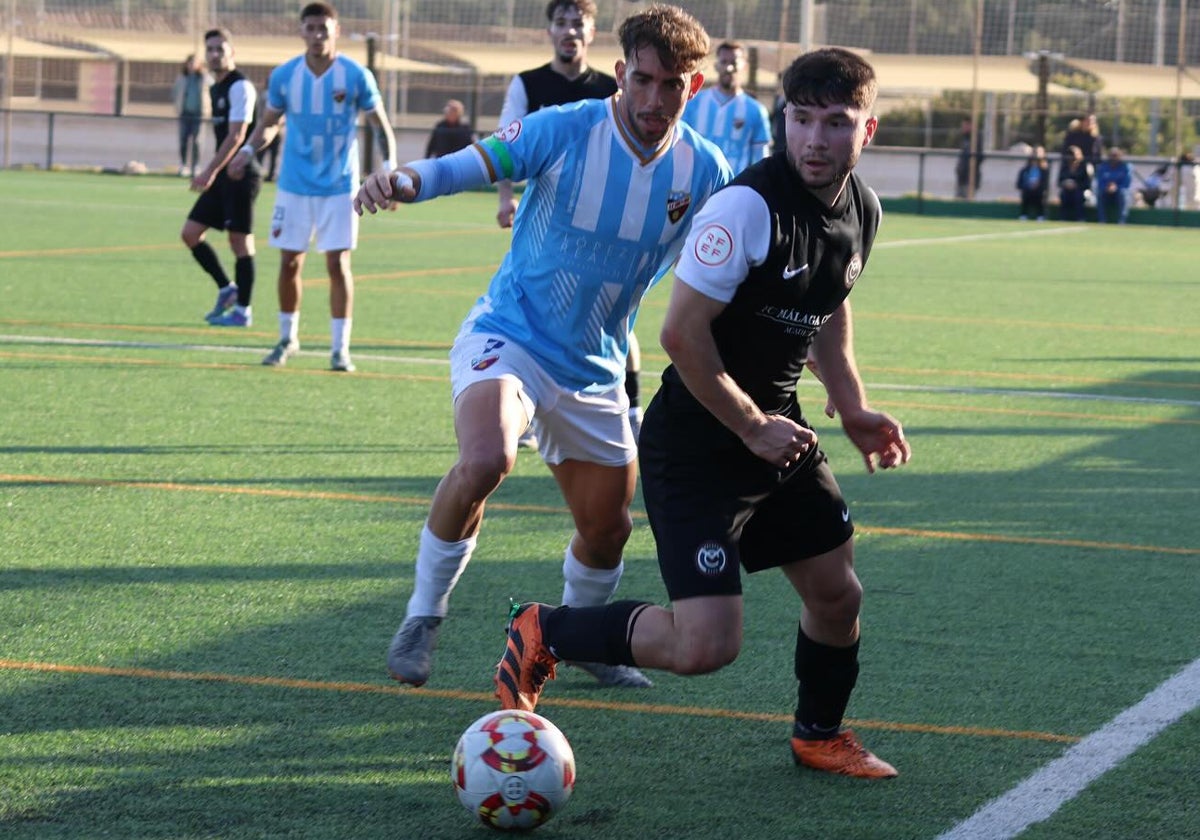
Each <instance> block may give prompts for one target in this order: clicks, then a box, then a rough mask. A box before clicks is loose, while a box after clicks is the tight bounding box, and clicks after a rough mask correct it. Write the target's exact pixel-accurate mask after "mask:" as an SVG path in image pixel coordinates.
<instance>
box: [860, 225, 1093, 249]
mask: <svg viewBox="0 0 1200 840" xmlns="http://www.w3.org/2000/svg"><path fill="white" fill-rule="evenodd" d="M1086 232H1087V228H1086V226H1084V225H1082V224H1077V225H1071V226H1069V227H1039V228H1036V229H1034V230H1028V229H1022V230H1019V231H1016V230H1014V231H1007V232H1004V233H964V234H963V235H962V236H929V237H926V238H924V239H898V240H896V241H894V242H889V241H886V240H885V241H883V242H876V243H875V245H874V246H872V249H871V250H873V251H877V250H879V249H880V248H908V247H911V246H914V245H945V244H946V243H947V242H982V241H985V240H988V239H1028V238H1029V237H1031V236H1057V235H1059V234H1064V233H1086Z"/></svg>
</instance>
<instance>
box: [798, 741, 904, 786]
mask: <svg viewBox="0 0 1200 840" xmlns="http://www.w3.org/2000/svg"><path fill="white" fill-rule="evenodd" d="M792 758H793V759H794V760H795V762H796V763H797V764H803V765H804V766H805V767H811V768H813V769H814V770H824V771H825V772H826V773H840V774H841V775H843V776H855V777H857V778H859V779H890V778H893V777H894V776H897V775H899V774H898V773H897V772H896V768H895V767H893V766H892V765H890V764H888V763H887V762H886V761H884V760H883V759H881V758H879V757H877V756H876V755H874V754H873V753H872V752H871V751H870V750H868V749H867V748H866V747H864V746H863V745H862V743H861V742H860V741H859V740H858V738H857V737H855V735H854V732H853V731H851V730H849V729H846V730H844V731H842V732H839V733H838V734H837V735H835V736H834V737H832V738H828V739H822V740H817V741H806V740H804V739H802V738H793V739H792Z"/></svg>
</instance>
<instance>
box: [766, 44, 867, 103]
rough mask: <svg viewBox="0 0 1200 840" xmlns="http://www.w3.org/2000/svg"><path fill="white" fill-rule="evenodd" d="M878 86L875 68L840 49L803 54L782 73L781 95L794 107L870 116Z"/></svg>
mask: <svg viewBox="0 0 1200 840" xmlns="http://www.w3.org/2000/svg"><path fill="white" fill-rule="evenodd" d="M878 92H879V83H878V82H877V81H876V79H875V68H874V67H872V66H871V65H870V64H869V63H867V61H866V60H865V59H863V58H862V56H860V55H858V54H857V53H853V52H851V51H850V50H845V49H842V48H841V47H826V48H824V49H819V50H813V51H812V52H807V53H804V55H802V56H800V57H799V58H797V59H796V60H795V61H793V62H792V63H791V65H790V66H789V67H788V68H787V70H784V71H783V95H784V98H786V99H787V101H788V102H791V103H793V104H796V105H815V106H817V107H820V108H824V107H827V106H829V105H851V106H853V107H855V108H858V109H859V110H862V111H866V112H868V113H869V112H870V111H871V109H872V108H874V107H875V96H876V95H877V94H878Z"/></svg>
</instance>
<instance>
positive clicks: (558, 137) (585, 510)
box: [355, 5, 732, 685]
mask: <svg viewBox="0 0 1200 840" xmlns="http://www.w3.org/2000/svg"><path fill="white" fill-rule="evenodd" d="M620 41H621V46H622V50H623V55H624V58H623V59H622V60H621V61H618V62H617V64H616V77H617V82H618V86H619V88H620V89H619V91H618V93H617V94H616V95H614V96H612V97H610V98H609V99H605V100H588V101H583V102H577V103H574V104H572V105H566V106H560V107H555V108H545V109H542V110H541V111H538V112H537V113H534V114H530V115H529V116H528V117H526V118H525V119H523V120H517V121H515V122H513V123H512V124H510V125H509V126H507V127H506V128H504V129H501V130H500V131H498V132H497V133H496V134H495V135H494V136H492V137H490V138H488V139H487V140H485V141H483V142H481V143H477V144H475V145H474V146H472V147H471V148H469V149H464V150H463V151H461V152H456V153H454V154H453V155H449V156H447V157H443V158H439V159H437V160H427V161H418V162H414V163H412V164H409V165H408V166H405V167H402V168H401V169H400V171H399V172H398V173H395V174H394V175H391V174H387V173H382V172H380V173H376V174H374V175H372V176H371V177H370V178H368V179H367V181H366V182H365V183H364V185H363V188H362V189H361V190H359V193H358V196H357V198H356V199H355V205H356V207H357V208H360V209H365V210H368V211H371V212H374V211H375V210H377V209H378V208H380V207H384V206H387V205H389V204H390V202H391V200H393V198H396V197H398V198H399V199H400V200H401V201H414V200H423V199H427V198H433V197H436V196H439V195H446V194H448V193H452V192H457V191H459V190H463V189H469V188H471V187H475V186H479V185H483V184H488V183H494V182H496V181H498V180H500V179H503V178H508V179H512V180H524V179H527V180H528V182H529V186H528V187H527V189H526V192H525V196H524V198H523V200H522V201H521V203H520V206H519V208H518V210H517V215H516V219H515V222H514V228H513V238H512V249H511V250H510V251H509V253H508V254H507V256H505V258H504V261H503V263H502V264H501V266H500V268H499V270H498V271H497V272H496V275H495V276H494V277H493V278H492V282H491V285H490V286H489V288H488V290H487V293H486V294H484V295H483V296H482V297H481V298H480V299H479V301H478V302H477V303H476V305H475V307H474V309H473V310H472V311H471V313H470V315H468V317H467V320H466V321H465V322H464V324H463V328H462V331H461V332H460V333H459V336H458V338H457V339H456V340H455V343H454V347H453V349H452V350H451V354H450V362H451V384H452V388H453V392H454V428H455V431H456V433H457V436H458V447H459V459H458V462H457V463H456V464H455V465H454V466H453V467H452V468H451V470H450V472H449V473H447V474H446V476H445V478H443V479H442V481H441V483H440V484H439V485H438V489H437V491H436V493H435V494H434V498H433V504H432V506H431V508H430V512H429V518H428V519H427V520H426V523H425V528H424V529H423V532H422V535H421V542H420V548H419V550H418V553H417V564H416V574H415V576H414V577H415V580H416V585H415V588H414V592H413V595H412V597H411V598H410V599H409V602H408V608H407V613H406V617H405V620H404V623H403V624H402V625H401V626H400V629H399V630H398V631H397V633H396V636H395V638H394V639H393V640H392V646H391V649H390V650H389V652H388V670H389V671H390V672H391V674H392V676H393V677H394V678H395V679H397V680H399V681H401V682H406V683H410V684H413V685H421V684H423V683H424V682H425V681H426V680H427V679H428V678H429V673H430V655H431V653H432V650H433V646H434V642H435V639H436V635H437V632H438V629H439V626H440V624H441V621H442V619H443V618H444V617H445V615H446V613H447V608H448V600H449V596H450V591H451V590H452V589H453V587H454V584H455V583H456V582H457V580H458V577H459V575H460V574H461V573H462V571H463V569H465V567H466V565H467V562H468V561H469V559H470V557H471V553H472V551H473V550H474V548H475V541H476V536H477V534H478V533H479V528H480V524H481V522H482V519H483V510H484V505H485V503H486V502H487V499H488V497H489V496H490V495H491V494H492V492H493V491H494V490H495V489H496V488H497V487H498V486H499V485H500V483H501V481H503V480H504V478H505V476H507V475H508V473H509V472H510V471H511V470H512V467H513V463H514V460H515V458H516V452H517V438H518V437H519V435H520V434H521V432H522V431H523V430H524V429H525V428H526V427H527V426H528V425H529V424H530V422H532V423H533V425H534V427H535V429H536V431H537V436H538V442H539V451H540V453H541V455H542V458H543V460H545V461H546V463H547V465H548V466H549V467H550V471H551V472H552V473H553V474H554V477H555V479H556V480H557V481H558V484H559V488H560V489H561V490H562V493H563V496H564V498H565V499H566V502H567V505H568V507H569V508H570V509H571V513H572V515H573V517H574V519H575V529H576V530H575V534H574V536H573V537H572V539H571V541H570V544H569V545H568V547H567V550H566V555H565V560H564V563H563V576H564V578H565V585H564V588H563V602H564V603H566V604H569V605H578V606H589V605H590V606H596V605H600V604H604V603H605V602H607V601H608V600H609V598H610V597H611V596H612V594H613V592H614V591H615V590H616V587H617V582H618V581H619V580H620V577H621V570H622V563H621V552H622V550H623V548H624V546H625V542H626V540H628V538H629V534H630V531H631V530H632V521H631V519H630V515H629V504H630V502H631V501H632V498H633V491H634V486H635V483H636V479H637V470H636V466H635V459H636V455H637V450H636V445H635V443H634V440H633V434H632V431H631V430H630V426H629V419H628V416H627V413H626V409H627V407H628V398H627V397H626V395H625V391H624V388H623V385H622V379H623V376H624V370H625V353H626V350H627V342H628V335H629V331H630V329H631V327H632V322H633V318H634V315H635V314H636V312H637V306H638V303H639V302H640V300H641V297H642V295H643V294H644V293H645V291H646V289H647V288H649V287H650V286H651V285H652V284H653V283H654V281H655V280H656V279H658V278H659V277H661V276H662V274H663V273H665V272H666V270H667V269H668V268H669V267H670V265H671V263H672V262H673V260H674V259H675V257H676V255H677V254H678V253H679V249H680V247H681V246H682V243H683V238H684V236H685V234H686V233H687V229H688V227H689V225H690V222H691V219H692V217H693V215H694V214H695V213H696V211H697V210H698V209H699V207H700V206H701V205H702V204H703V203H704V202H705V200H707V198H708V197H709V196H710V195H711V194H712V193H713V192H714V191H716V190H717V189H718V188H720V187H721V186H722V185H724V184H725V183H726V182H727V181H728V180H729V178H730V177H731V174H732V173H731V172H730V171H729V167H728V165H727V164H726V162H725V160H724V158H723V156H722V155H721V153H720V151H719V150H718V149H717V148H716V147H715V146H714V145H713V144H711V143H709V142H708V141H707V140H705V139H704V138H702V137H701V136H700V135H699V134H697V133H696V132H695V131H693V130H692V129H690V128H689V127H688V126H686V125H683V124H681V123H680V122H679V119H680V116H681V115H682V114H683V108H684V104H685V103H686V101H687V100H688V98H689V97H690V96H692V95H694V94H695V93H696V91H697V90H699V89H700V85H701V84H702V83H703V77H702V76H701V75H700V73H699V72H698V71H699V67H700V64H701V62H702V61H703V60H704V58H705V56H706V55H707V54H708V36H707V34H706V33H705V32H704V28H703V27H702V26H701V25H700V23H699V21H697V20H696V19H695V18H693V17H692V16H691V15H689V14H687V13H686V12H684V11H683V10H681V9H679V8H677V7H674V6H665V5H653V6H650V7H648V8H647V9H646V10H644V11H643V12H640V13H639V14H636V15H633V16H631V17H630V18H628V19H627V20H626V21H625V22H624V23H623V24H622V25H621V29H620ZM584 667H585V668H586V669H587V670H588V671H589V672H590V673H592V674H594V675H595V676H597V677H598V678H599V679H600V680H601V681H602V682H605V683H607V684H612V685H637V684H641V685H648V684H649V682H648V681H647V680H646V679H645V678H644V677H643V676H642V675H641V674H637V679H636V680H634V679H629V678H628V677H629V676H630V675H629V673H628V671H629V670H631V669H627V668H625V666H608V665H599V664H585V665H584Z"/></svg>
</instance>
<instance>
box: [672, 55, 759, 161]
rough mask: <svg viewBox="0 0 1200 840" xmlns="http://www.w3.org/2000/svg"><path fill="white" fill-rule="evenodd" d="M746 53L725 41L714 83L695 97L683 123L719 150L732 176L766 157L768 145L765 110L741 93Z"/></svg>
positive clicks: (690, 103) (751, 98) (744, 92)
mask: <svg viewBox="0 0 1200 840" xmlns="http://www.w3.org/2000/svg"><path fill="white" fill-rule="evenodd" d="M745 68H746V51H745V49H744V48H743V47H742V45H741V44H737V43H734V42H731V41H726V42H725V43H723V44H721V46H719V47H717V83H716V84H715V85H714V86H713V87H710V88H705V89H704V90H702V91H700V92H699V93H698V94H696V95H695V96H694V97H693V98H692V100H691V101H690V102H688V104H687V109H686V110H684V112H683V119H684V122H686V123H687V124H688V125H690V126H691V127H692V128H694V129H696V130H697V131H699V132H700V133H701V134H703V135H704V136H705V137H707V138H708V139H709V140H711V141H713V142H714V143H716V144H717V145H718V146H720V147H721V151H722V152H724V153H725V158H726V159H727V160H728V161H729V165H730V166H731V167H733V171H734V173H738V172H741V171H742V170H743V169H745V168H746V167H748V166H749V165H750V164H752V163H757V162H758V161H760V160H762V159H763V158H765V157H766V156H767V154H768V153H769V146H770V143H771V118H770V115H769V114H768V113H767V109H766V108H765V107H763V105H762V104H761V103H760V102H759V101H758V100H757V99H755V98H754V97H753V96H751V95H750V94H748V93H746V91H744V90H742V83H741V74H742V71H743V70H745Z"/></svg>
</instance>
